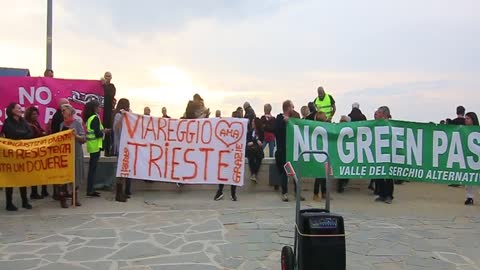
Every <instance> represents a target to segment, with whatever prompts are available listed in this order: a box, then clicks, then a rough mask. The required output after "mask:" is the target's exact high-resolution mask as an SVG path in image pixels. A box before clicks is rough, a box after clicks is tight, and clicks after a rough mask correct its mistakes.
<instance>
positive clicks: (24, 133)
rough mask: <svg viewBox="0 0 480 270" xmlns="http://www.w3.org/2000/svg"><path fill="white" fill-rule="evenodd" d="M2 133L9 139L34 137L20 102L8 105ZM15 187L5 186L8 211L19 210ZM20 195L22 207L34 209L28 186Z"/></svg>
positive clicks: (21, 189) (21, 190)
mask: <svg viewBox="0 0 480 270" xmlns="http://www.w3.org/2000/svg"><path fill="white" fill-rule="evenodd" d="M2 134H3V135H4V136H5V138H7V139H12V140H25V139H31V138H33V132H32V130H31V129H30V126H29V125H28V123H27V121H25V119H23V117H22V107H21V106H20V104H18V103H10V105H8V107H7V119H5V122H4V123H3V129H2ZM12 195H13V188H11V187H7V188H5V197H6V209H7V211H17V210H18V208H17V207H16V206H15V205H14V204H13V201H12V197H13V196H12ZM20 195H21V197H22V207H23V208H26V209H32V205H31V204H30V203H29V202H28V198H27V187H20Z"/></svg>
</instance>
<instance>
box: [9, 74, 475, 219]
mask: <svg viewBox="0 0 480 270" xmlns="http://www.w3.org/2000/svg"><path fill="white" fill-rule="evenodd" d="M53 74H54V73H53V71H52V70H46V71H45V73H44V76H45V77H53ZM111 80H112V74H111V73H110V72H106V73H105V74H104V76H103V78H102V84H103V88H104V104H103V117H102V118H101V117H100V115H99V112H100V107H101V104H100V102H99V101H97V100H91V101H89V102H87V103H86V104H85V109H84V111H83V119H81V118H80V117H78V116H77V115H76V112H75V109H74V108H73V107H72V106H71V105H70V104H69V101H68V100H67V99H60V100H59V101H58V109H57V111H56V112H55V114H54V115H53V117H52V119H51V120H50V122H49V123H48V124H47V126H46V127H45V128H43V127H42V126H41V124H40V123H39V122H38V118H39V116H40V115H39V110H38V109H37V108H36V107H30V108H27V109H26V110H25V112H23V111H22V108H21V106H20V105H19V104H18V103H11V104H10V105H9V106H8V107H7V109H6V115H7V118H6V120H5V122H4V125H3V129H2V132H1V134H2V135H3V136H4V137H5V138H8V139H13V140H21V139H32V138H39V137H42V136H45V135H48V134H54V133H57V132H61V131H64V130H73V132H74V136H75V179H74V184H72V185H54V186H53V196H52V197H53V198H54V199H55V200H58V201H59V202H60V206H61V207H62V208H68V207H69V203H68V202H67V201H68V200H70V199H72V198H73V197H74V196H73V193H75V195H76V196H75V197H76V200H75V205H76V206H81V203H80V201H79V196H78V192H79V188H80V186H81V185H82V182H83V180H84V178H85V173H84V171H85V170H84V153H83V146H82V145H83V144H86V149H87V152H88V154H89V156H90V159H89V164H88V174H87V190H86V195H87V196H88V197H99V196H100V193H99V192H97V191H96V190H95V188H94V184H95V180H96V172H97V166H98V162H99V159H100V156H101V152H102V151H103V152H104V155H105V156H118V151H119V144H120V136H121V134H122V130H121V129H122V118H123V117H124V112H129V111H130V101H129V100H128V99H126V98H121V99H119V100H118V102H117V101H116V99H115V95H116V88H115V85H114V84H113V83H111ZM263 109H264V114H263V115H262V116H261V117H257V115H256V113H255V110H254V109H253V108H252V106H251V105H250V103H249V102H245V103H244V104H243V106H240V107H238V108H237V109H236V110H235V111H233V112H232V114H231V117H234V118H246V119H248V129H247V141H246V151H245V152H246V158H247V160H248V167H249V171H250V180H251V181H252V182H255V183H256V182H257V181H261V179H259V171H260V167H261V164H262V160H263V159H264V157H265V152H266V150H265V149H266V148H267V146H268V157H270V158H274V159H275V162H276V166H277V169H278V175H279V177H280V183H281V184H280V187H281V194H282V196H281V199H282V200H283V201H288V200H289V197H288V177H287V175H286V173H285V171H284V168H283V165H284V164H285V162H286V160H287V158H286V150H287V149H286V148H287V145H286V130H287V122H288V120H289V119H290V118H303V119H306V120H311V121H320V122H332V119H333V117H334V116H335V114H336V112H337V108H336V104H335V99H334V98H333V96H332V95H331V94H329V93H326V91H325V90H324V89H323V87H318V89H317V96H316V97H315V98H314V99H313V101H312V102H309V103H308V104H305V105H304V106H302V107H301V109H300V113H298V112H297V111H295V107H294V104H293V102H292V101H291V100H286V101H284V102H283V103H282V113H280V114H278V115H277V116H273V115H272V105H271V104H265V105H264V107H263ZM150 113H151V110H150V108H149V107H145V108H144V115H150ZM209 116H210V109H209V108H207V107H206V106H205V103H204V100H203V98H202V97H201V96H200V95H199V94H195V95H194V96H193V98H192V100H190V101H189V102H188V104H187V107H186V109H185V113H184V115H183V116H182V117H181V118H183V119H199V118H208V117H209ZM162 117H164V118H170V116H168V114H167V109H166V108H165V107H163V108H162ZM215 117H222V115H221V111H220V110H216V111H215ZM102 119H103V120H102ZM374 119H377V120H378V119H383V120H389V119H392V116H391V114H390V109H389V108H388V107H387V106H381V107H379V108H378V109H377V110H376V111H375V114H374ZM365 120H367V117H366V116H365V115H364V114H363V113H362V111H361V110H360V105H359V104H358V103H354V104H352V110H351V112H350V113H349V114H348V115H342V116H341V117H340V122H350V121H352V122H354V121H365ZM440 123H441V124H451V125H466V126H472V125H475V126H478V125H479V121H478V117H477V115H476V114H475V113H473V112H469V113H465V108H464V107H462V106H459V107H457V117H456V118H455V119H453V120H451V119H446V120H442V121H441V122H440ZM149 182H150V181H149ZM395 183H396V182H395V181H394V180H392V179H377V180H372V181H371V182H370V185H369V189H371V190H373V192H374V194H375V195H377V196H378V197H377V198H376V199H375V201H378V202H385V203H387V204H391V203H392V201H393V198H394V196H393V193H394V184H395ZM398 183H401V182H398ZM293 184H294V186H295V184H296V183H295V182H294V183H293ZM347 184H348V179H338V183H337V192H339V193H341V192H344V190H345V187H346V185H347ZM177 186H178V187H179V188H181V187H182V185H181V184H177ZM452 186H456V185H452ZM19 189H20V195H21V199H22V207H23V208H26V209H32V205H31V204H30V202H29V200H28V197H27V187H20V188H19ZM223 189H224V185H223V184H221V185H219V186H218V189H217V192H216V194H215V197H214V200H216V201H218V200H221V199H222V198H223V197H224V195H223ZM278 189H279V187H278V186H275V190H278ZM295 189H296V187H295ZM320 192H321V193H320ZM313 193H314V194H313V200H314V201H320V200H321V199H322V197H323V198H324V197H325V195H326V194H325V193H326V183H325V178H316V179H315V182H314V192H313ZM474 193H475V190H474V188H473V187H472V186H467V187H466V201H465V205H472V204H473V203H474ZM5 194H6V209H7V210H8V211H16V210H17V207H16V206H15V205H14V204H13V199H12V197H13V188H9V187H7V188H5ZM131 195H132V194H131V179H123V178H117V182H116V184H115V200H116V201H119V202H126V201H127V200H128V198H130V196H131ZM49 196H50V194H49V192H48V188H47V186H46V185H43V186H42V187H41V191H40V193H39V190H38V187H36V186H33V187H31V194H30V199H32V200H39V199H43V198H46V197H49ZM301 199H302V200H304V198H303V197H302V198H301ZM231 200H233V201H237V194H236V186H233V185H232V186H231ZM71 201H72V202H71V203H72V204H73V203H74V200H73V199H72V200H71Z"/></svg>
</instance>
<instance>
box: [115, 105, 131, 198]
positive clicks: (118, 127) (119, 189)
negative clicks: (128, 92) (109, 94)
mask: <svg viewBox="0 0 480 270" xmlns="http://www.w3.org/2000/svg"><path fill="white" fill-rule="evenodd" d="M129 111H130V101H129V100H128V99H126V98H121V99H120V100H119V101H118V103H117V108H115V115H114V117H113V130H114V132H113V134H115V136H114V137H113V139H114V140H113V149H114V151H115V153H116V154H117V156H118V154H119V150H120V138H121V136H122V122H123V113H125V112H129ZM123 179H124V178H117V185H116V190H115V200H116V201H117V202H126V201H127V199H128V198H130V195H132V192H131V179H130V178H125V193H124V192H123V183H122V180H123Z"/></svg>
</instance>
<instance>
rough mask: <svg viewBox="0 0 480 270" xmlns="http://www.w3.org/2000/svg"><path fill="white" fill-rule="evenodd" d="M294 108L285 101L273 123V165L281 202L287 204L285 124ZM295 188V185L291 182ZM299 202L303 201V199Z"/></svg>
mask: <svg viewBox="0 0 480 270" xmlns="http://www.w3.org/2000/svg"><path fill="white" fill-rule="evenodd" d="M293 109H294V106H293V103H292V101H291V100H285V101H284V102H283V104H282V110H283V113H280V114H279V115H277V118H276V123H275V138H276V139H277V151H276V152H275V163H276V165H277V169H278V172H279V174H280V177H281V183H282V201H284V202H288V177H287V174H286V173H285V170H284V169H283V166H284V165H285V163H286V161H287V140H286V137H287V122H288V119H289V118H290V117H292V116H293V112H294V110H293ZM293 184H294V186H295V191H296V186H297V184H296V183H295V182H293ZM301 200H305V199H304V198H303V197H302V198H301Z"/></svg>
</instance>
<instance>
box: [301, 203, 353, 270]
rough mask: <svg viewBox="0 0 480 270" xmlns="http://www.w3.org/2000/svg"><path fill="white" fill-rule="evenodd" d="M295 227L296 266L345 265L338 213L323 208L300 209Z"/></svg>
mask: <svg viewBox="0 0 480 270" xmlns="http://www.w3.org/2000/svg"><path fill="white" fill-rule="evenodd" d="M297 230H298V231H297V233H298V269H302V270H320V269H321V270H345V269H346V251H345V227H344V223H343V217H342V216H340V215H336V214H332V213H329V212H328V211H327V210H324V209H303V210H300V215H299V222H298V228H297Z"/></svg>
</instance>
